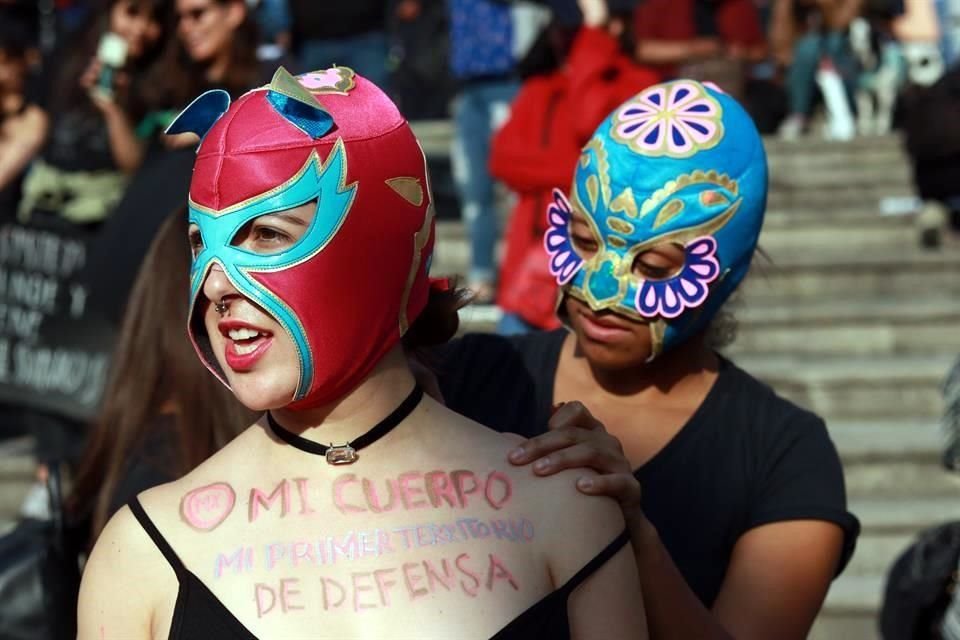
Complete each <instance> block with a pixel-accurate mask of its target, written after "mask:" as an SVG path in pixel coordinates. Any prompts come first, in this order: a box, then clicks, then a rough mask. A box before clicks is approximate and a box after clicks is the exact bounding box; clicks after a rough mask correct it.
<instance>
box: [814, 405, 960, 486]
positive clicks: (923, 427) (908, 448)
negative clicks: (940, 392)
mask: <svg viewBox="0 0 960 640" xmlns="http://www.w3.org/2000/svg"><path fill="white" fill-rule="evenodd" d="M827 427H828V429H829V430H830V439H831V440H833V443H834V445H836V447H837V451H838V452H839V453H840V458H841V460H842V461H843V465H844V468H846V469H849V468H851V467H852V466H854V465H859V464H884V463H889V462H913V463H919V464H931V463H933V464H936V465H937V467H938V469H939V470H940V472H941V473H946V472H944V471H943V470H942V469H940V468H939V464H940V454H941V451H942V449H943V444H944V441H945V437H944V433H943V430H942V428H941V426H940V424H939V422H938V421H937V420H931V419H927V420H911V419H909V418H903V419H899V420H893V419H875V420H836V421H833V422H830V423H828V424H827ZM947 475H949V474H947Z"/></svg>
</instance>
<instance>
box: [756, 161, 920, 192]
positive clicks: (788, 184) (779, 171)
mask: <svg viewBox="0 0 960 640" xmlns="http://www.w3.org/2000/svg"><path fill="white" fill-rule="evenodd" d="M769 176H770V187H769V188H770V192H771V193H775V192H779V191H782V190H793V189H807V188H814V187H815V188H821V187H826V188H831V189H842V188H851V187H857V188H875V187H887V188H893V187H899V188H907V189H909V188H910V186H911V185H912V184H913V176H912V174H911V170H910V167H909V165H908V164H907V163H906V161H895V162H889V163H884V164H879V165H878V164H872V163H861V162H857V163H855V164H853V163H823V162H821V160H820V159H819V158H810V159H808V158H803V157H798V158H797V161H796V162H795V163H790V164H783V165H778V164H774V165H773V166H772V167H771V168H770V174H769Z"/></svg>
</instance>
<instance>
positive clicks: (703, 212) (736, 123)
mask: <svg viewBox="0 0 960 640" xmlns="http://www.w3.org/2000/svg"><path fill="white" fill-rule="evenodd" d="M553 196H554V197H553V202H552V203H551V204H550V206H549V207H548V210H547V218H548V225H549V226H548V228H547V232H546V234H545V237H544V245H545V247H546V250H547V252H548V254H549V256H550V270H551V273H553V275H554V276H556V278H557V282H558V283H559V284H560V286H561V292H560V299H561V302H562V299H563V296H564V295H569V296H572V297H574V298H576V299H577V300H580V301H581V302H583V303H585V304H587V305H589V307H590V308H591V309H593V310H594V311H603V310H610V311H613V312H615V313H618V314H621V315H623V316H625V317H628V318H631V319H633V320H637V321H641V322H646V323H648V324H649V326H650V332H651V340H652V345H653V350H652V354H651V356H650V359H651V360H652V359H653V358H655V357H656V356H658V355H659V354H661V353H663V352H664V351H666V350H667V349H670V348H672V347H674V346H676V345H678V344H680V343H682V342H683V341H685V340H686V339H687V338H689V337H690V336H692V335H694V334H696V333H697V332H699V331H702V330H703V329H704V328H705V327H707V326H708V325H709V323H710V321H711V320H712V319H713V317H714V315H715V314H716V313H717V311H718V310H719V308H720V307H721V306H722V305H723V303H724V302H725V301H726V299H727V298H728V297H729V296H730V294H731V293H732V292H733V291H734V289H736V288H737V286H738V285H739V284H740V281H741V280H743V277H744V276H745V275H746V273H747V270H748V269H749V267H750V260H751V258H752V256H753V252H754V249H755V248H756V245H757V238H758V236H759V235H760V228H761V225H762V223H763V214H764V210H765V208H766V201H767V161H766V154H765V152H764V149H763V143H762V141H761V139H760V134H759V133H758V132H757V129H756V127H755V126H754V124H753V121H752V120H751V119H750V116H749V115H747V112H746V111H744V109H743V108H742V107H741V106H740V105H739V104H737V102H736V101H735V100H734V99H733V98H731V97H729V96H727V95H726V94H724V93H723V92H721V91H720V90H718V89H717V88H716V87H714V86H712V85H709V84H706V85H704V84H700V83H699V82H694V81H692V80H677V81H674V82H668V83H664V84H659V85H655V86H653V87H650V88H649V89H646V90H645V91H643V92H641V93H640V94H638V95H637V96H635V97H633V98H631V99H630V100H628V101H627V102H625V103H624V104H623V105H621V106H620V107H619V108H618V109H617V110H616V111H614V112H613V113H612V114H611V115H610V116H608V117H607V119H606V120H605V121H604V122H603V124H601V125H600V127H599V128H598V129H597V130H596V132H595V133H594V135H593V137H592V138H591V139H590V141H589V142H588V143H587V145H586V146H585V147H584V149H583V151H582V153H581V155H580V160H579V162H578V163H577V167H576V174H575V176H574V179H573V184H572V186H571V193H570V198H569V200H568V199H567V197H565V196H564V194H563V193H562V192H560V191H559V190H554V194H553ZM575 214H579V215H580V216H582V217H583V218H584V219H585V220H586V222H587V224H588V225H589V227H590V229H591V232H592V234H593V236H594V238H595V240H596V243H597V247H598V250H597V252H596V253H595V254H594V255H592V256H590V257H587V258H585V257H583V256H581V255H579V254H578V253H577V249H576V247H574V245H573V242H572V241H571V237H570V221H571V218H572V216H573V215H575ZM665 243H673V244H675V245H677V246H679V247H682V248H683V251H684V263H683V265H682V267H681V268H680V269H679V270H678V271H676V272H675V273H673V274H672V275H670V276H668V277H664V278H662V279H653V278H644V277H639V276H637V275H635V272H634V269H633V265H634V261H635V260H636V259H637V258H638V256H641V255H642V254H643V253H644V252H645V251H647V250H649V249H651V248H653V247H656V246H658V245H663V244H665Z"/></svg>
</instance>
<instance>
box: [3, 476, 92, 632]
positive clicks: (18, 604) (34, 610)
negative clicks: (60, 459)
mask: <svg viewBox="0 0 960 640" xmlns="http://www.w3.org/2000/svg"><path fill="white" fill-rule="evenodd" d="M47 487H48V489H49V491H50V513H51V518H50V520H35V519H27V520H23V521H22V522H20V523H19V524H18V525H17V526H16V528H14V529H13V530H12V531H11V532H10V533H8V534H6V535H5V536H2V537H0V640H68V639H70V640H72V639H73V638H75V637H76V634H77V619H76V618H77V596H78V595H79V592H80V567H79V564H78V559H79V548H78V545H77V544H76V538H75V536H71V535H70V534H69V532H68V528H67V525H66V520H65V518H64V509H63V495H62V489H61V481H60V470H59V468H58V467H57V466H56V465H50V475H49V479H48V481H47Z"/></svg>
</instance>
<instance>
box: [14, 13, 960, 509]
mask: <svg viewBox="0 0 960 640" xmlns="http://www.w3.org/2000/svg"><path fill="white" fill-rule="evenodd" d="M958 53H960V1H958V0H542V1H541V2H526V1H511V2H508V1H499V0H390V1H386V2H384V1H378V0H351V1H350V2H316V1H314V0H0V225H2V228H0V298H2V304H0V412H2V416H0V436H4V435H15V434H20V433H30V434H31V435H33V436H34V437H35V438H36V441H37V443H38V458H39V461H40V462H41V466H40V469H41V477H40V480H41V481H42V480H43V474H44V471H43V470H44V469H45V468H46V465H47V463H49V462H52V461H60V460H71V461H72V460H76V459H77V458H78V457H79V455H80V451H81V448H82V446H83V443H84V434H85V432H86V426H85V425H87V424H88V423H89V421H90V420H91V418H92V417H93V415H94V413H95V412H96V409H97V408H98V406H99V405H98V403H99V399H100V397H101V392H102V390H103V388H104V386H105V385H108V384H109V385H113V391H114V394H113V395H112V396H111V397H113V398H116V397H117V396H116V392H117V390H118V389H119V388H120V387H122V383H123V382H124V381H126V382H129V376H141V377H142V380H141V382H142V385H141V387H142V388H140V389H139V390H130V391H129V393H131V394H133V395H136V394H138V393H139V394H141V395H143V394H146V393H147V390H150V393H152V394H153V395H155V396H156V397H155V398H153V399H152V400H144V403H146V404H151V403H152V404H151V406H152V407H153V408H152V409H150V410H149V411H154V412H155V413H163V411H161V409H163V408H164V407H166V409H165V411H166V412H167V413H170V411H173V412H174V413H175V410H176V402H177V399H176V397H175V396H176V395H177V394H178V393H188V391H189V390H186V389H185V388H184V387H183V386H179V387H178V386H177V384H174V383H171V382H170V380H169V378H171V376H172V374H171V373H170V370H171V369H172V370H176V371H180V373H178V374H177V375H173V376H172V377H174V378H177V380H178V383H179V382H183V381H184V380H189V379H192V378H189V376H187V374H185V373H183V371H184V369H183V367H188V368H189V367H191V366H192V367H193V368H194V369H197V370H199V365H198V364H197V363H196V362H195V361H193V356H192V353H190V352H189V349H188V347H187V350H186V351H183V350H182V349H181V351H183V354H185V355H184V362H179V361H176V357H175V355H172V356H170V358H172V360H170V361H169V362H166V363H164V362H156V363H151V362H146V359H145V358H144V357H141V356H140V355H137V357H133V358H132V360H130V362H129V363H128V364H129V366H130V367H131V371H129V372H127V374H126V376H127V377H124V375H120V374H117V373H116V372H115V373H114V374H113V376H108V373H107V372H108V362H109V354H110V353H111V352H112V349H113V347H114V345H115V344H116V333H117V329H118V328H119V327H120V325H121V320H122V318H123V315H124V312H125V311H127V312H128V313H130V312H131V310H130V308H129V304H133V303H132V302H130V303H129V304H128V301H130V300H131V299H132V298H131V296H132V295H133V296H134V297H136V295H137V294H136V292H134V294H131V290H132V289H133V287H134V279H135V276H136V274H137V272H138V269H140V267H141V265H142V264H143V263H144V256H145V255H147V252H148V248H149V246H150V243H151V241H152V240H153V239H154V238H155V237H156V236H157V232H158V230H159V229H160V228H161V225H162V224H163V223H164V221H165V220H166V219H167V218H168V217H169V216H170V215H171V213H172V212H174V211H176V210H178V208H181V207H182V206H183V204H184V202H185V201H186V195H187V186H188V182H189V175H190V169H191V166H192V162H193V153H194V150H193V149H194V144H195V141H194V140H190V139H182V137H181V136H164V135H163V131H164V129H165V127H166V126H167V124H168V123H169V122H171V121H172V119H173V117H174V116H175V115H176V114H177V113H178V112H179V111H180V110H181V109H182V108H183V107H185V106H186V105H187V104H188V103H189V102H190V100H192V99H193V98H194V97H196V96H197V95H199V94H200V93H202V92H203V91H204V90H207V89H211V88H222V89H225V90H226V91H227V92H229V93H230V94H231V96H233V97H234V98H236V97H238V96H240V95H241V94H242V93H243V92H245V91H247V90H248V89H250V88H251V87H255V86H258V85H262V84H264V83H266V82H268V81H269V79H270V77H271V75H272V73H273V72H274V70H275V69H276V68H277V67H278V66H279V65H283V66H285V67H286V68H288V69H289V70H290V71H292V72H294V73H303V72H306V71H309V70H314V69H320V68H327V67H329V66H331V65H343V66H349V67H351V68H353V69H355V70H356V71H357V72H359V73H360V74H361V75H363V76H365V77H367V78H368V79H370V80H373V81H374V82H376V83H377V84H379V85H380V86H382V87H384V88H385V89H386V90H387V91H388V92H389V93H390V94H391V95H392V96H393V97H394V99H395V100H396V102H397V104H398V105H399V106H400V108H401V110H402V111H403V113H404V114H405V115H406V117H407V118H408V119H409V120H411V121H414V122H415V121H421V120H442V121H449V122H450V123H451V128H452V136H451V138H452V145H451V150H450V153H449V156H448V158H449V160H447V158H437V159H431V163H432V164H435V165H436V166H434V167H432V169H433V172H434V180H435V184H434V188H435V190H436V191H437V192H438V202H439V214H440V216H441V218H443V217H446V218H452V217H456V216H457V215H459V216H461V217H462V219H463V222H464V226H465V229H466V233H467V237H468V239H469V246H470V259H469V269H468V271H467V273H465V274H464V275H465V277H466V284H467V285H468V286H469V287H470V288H471V289H473V291H474V292H475V294H476V302H478V303H487V304H496V305H498V306H499V307H500V309H501V310H502V317H501V320H500V326H499V329H500V331H501V332H503V333H515V332H522V331H527V330H529V329H531V328H552V327H554V326H556V322H557V321H556V319H555V315H554V303H555V284H554V278H553V277H552V276H551V275H550V274H549V272H548V268H547V264H546V260H545V259H544V257H543V252H542V248H541V238H542V234H543V230H544V229H543V227H544V225H545V221H544V220H543V217H544V216H543V211H544V207H545V203H546V202H547V199H548V198H549V197H550V190H551V189H552V188H554V187H564V186H566V185H567V184H568V183H569V180H570V177H571V175H572V171H573V167H574V164H575V162H576V158H577V156H578V153H579V150H580V148H581V146H582V145H583V144H584V143H585V142H586V140H587V139H588V138H589V136H590V134H591V132H592V131H593V129H594V128H595V127H596V126H597V125H598V124H599V123H600V121H601V120H602V119H603V117H604V116H605V115H606V114H607V113H609V112H610V111H611V110H612V109H613V108H615V107H616V106H617V105H618V104H620V103H621V102H622V101H623V100H625V99H626V98H628V97H630V96H632V95H634V94H635V93H637V92H638V91H640V90H642V89H643V88H645V87H646V86H649V85H651V84H653V83H655V82H658V81H660V80H667V79H670V78H674V77H690V78H694V79H698V80H702V81H710V82H713V83H715V84H716V85H717V86H719V87H720V88H721V89H722V90H723V91H725V92H727V93H730V94H732V95H734V96H736V97H737V98H739V99H740V100H741V101H742V102H743V103H744V104H745V105H746V106H747V108H748V110H749V112H750V113H751V115H752V116H753V117H754V119H755V121H756V123H757V126H758V127H759V129H760V130H761V132H763V133H765V134H769V135H776V136H780V137H782V138H785V139H796V138H800V137H803V136H816V137H825V138H828V139H835V140H848V139H851V138H853V137H855V136H857V135H878V134H885V133H887V132H889V131H890V130H892V129H894V128H902V129H903V130H904V131H905V133H906V140H907V147H908V151H909V153H910V155H911V158H912V160H913V162H914V168H915V173H916V176H917V187H918V191H919V194H920V196H921V197H922V198H923V199H924V200H926V201H929V202H931V203H933V204H932V209H931V212H930V215H931V216H934V217H937V216H939V217H940V218H944V219H949V218H950V217H951V216H952V217H953V221H954V222H953V223H954V225H957V214H956V210H957V209H960V200H958V196H960V187H958V186H957V185H960V180H957V179H956V178H957V172H958V167H960V125H957V124H956V122H957V118H956V117H955V116H954V115H953V114H955V113H956V108H957V105H958V103H960V75H958V74H957V71H956V69H955V68H954V67H953V63H954V61H955V59H956V56H957V55H958ZM938 114H939V115H938ZM951 123H953V124H951ZM447 162H449V166H448V165H447V164H446V163H447ZM497 181H500V182H502V183H503V184H504V185H505V186H506V187H507V190H508V191H509V193H510V194H511V197H510V198H509V199H508V205H507V206H509V207H510V209H511V210H510V215H509V216H508V217H507V218H506V219H507V224H506V227H505V228H503V229H501V228H500V224H499V221H500V220H501V218H502V216H500V215H498V213H497V210H498V207H502V206H503V199H501V198H498V190H497V189H495V183H496V182H497ZM933 228H934V227H931V229H933ZM937 233H939V230H937ZM501 239H502V240H503V241H504V249H503V254H502V257H501V258H500V259H497V251H496V247H497V244H498V241H499V240H501ZM923 241H924V242H925V243H926V244H927V245H929V246H935V245H937V244H938V243H939V242H940V237H939V236H938V235H936V233H934V234H928V235H926V236H924V239H923ZM171 246H172V245H171ZM157 251H161V249H157ZM170 251H173V252H175V251H176V249H170ZM180 257H181V256H179V255H177V256H174V257H172V258H170V260H171V261H179V260H180ZM155 262H156V263H157V264H166V263H167V261H165V259H164V258H162V257H161V258H157V259H156V260H155ZM178 277H182V279H183V282H184V283H185V282H186V280H185V274H179V275H178ZM177 286H179V280H178V281H177ZM170 290H171V291H174V290H176V288H175V287H171V289H170ZM183 292H184V293H183V298H184V300H185V296H186V286H185V284H184V286H183ZM171 295H173V294H171ZM140 296H141V297H140V298H136V299H137V300H139V302H138V303H137V304H138V305H141V306H143V305H147V304H148V301H149V300H150V299H151V298H149V297H143V294H142V293H141V294H140ZM171 309H172V310H171ZM139 310H140V309H139V308H138V309H136V310H134V311H139ZM165 312H169V313H174V314H181V315H183V316H184V317H185V314H186V309H185V307H184V308H180V307H179V306H176V305H173V306H172V307H171V308H167V309H166V310H165ZM160 314H161V312H160V311H157V312H156V313H155V314H154V317H153V319H152V320H151V319H150V318H147V319H146V320H143V319H141V320H142V322H141V325H142V326H141V325H137V326H134V323H135V321H134V320H130V319H129V318H128V323H129V327H127V329H125V330H129V332H130V335H129V336H127V338H128V339H129V340H130V341H133V340H134V339H135V336H134V334H135V333H136V331H139V332H140V334H137V335H140V336H141V338H142V336H145V335H148V332H149V331H155V332H156V333H157V334H165V333H168V332H171V331H175V330H176V329H174V328H172V327H170V326H169V325H170V322H173V320H175V318H173V319H171V318H166V320H169V321H170V322H168V323H167V324H165V325H164V324H159V320H157V317H156V316H158V315H160ZM151 321H152V322H153V324H151ZM180 326H182V322H178V323H177V324H176V327H180ZM138 327H139V328H138ZM151 327H152V328H151ZM178 335H179V334H178ZM143 339H149V338H143ZM156 339H157V340H158V341H159V340H160V338H159V337H157V338H156ZM181 342H184V343H185V341H182V340H181ZM131 344H133V343H131ZM128 346H129V345H128ZM142 346H143V345H142V343H141V345H140V347H141V348H142ZM169 350H170V352H171V353H173V352H177V347H176V346H171V347H169ZM177 353H179V352H177ZM181 355H182V354H181ZM128 356H129V354H128ZM186 360H189V361H191V364H185V361H186ZM137 367H140V368H139V369H137ZM151 367H152V369H151ZM178 367H179V368H178ZM190 375H192V374H190ZM197 379H199V378H197ZM157 394H159V395H157ZM171 407H173V409H172V410H171ZM141 409H142V410H141V411H140V414H143V412H144V411H147V412H149V411H148V410H147V409H146V408H144V407H141ZM140 414H138V415H139V417H138V418H137V420H140V421H141V422H142V421H143V420H144V419H146V418H145V416H144V415H140ZM128 418H129V416H128ZM131 419H132V418H131ZM224 437H226V435H225V436H224ZM211 446H212V444H211ZM100 462H102V460H100ZM38 486H39V485H38ZM38 495H40V497H39V498H38V499H37V500H36V501H35V503H34V504H31V503H30V501H29V500H28V504H27V505H25V510H26V511H28V512H30V511H43V509H44V505H45V498H44V497H43V495H42V494H38Z"/></svg>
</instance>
